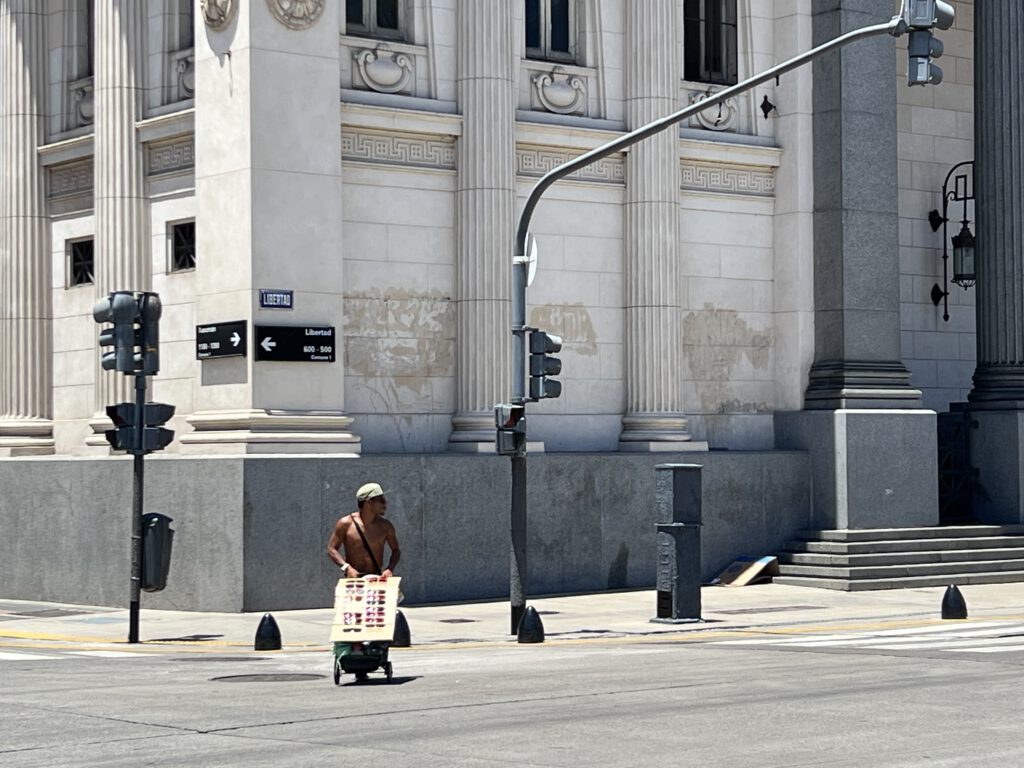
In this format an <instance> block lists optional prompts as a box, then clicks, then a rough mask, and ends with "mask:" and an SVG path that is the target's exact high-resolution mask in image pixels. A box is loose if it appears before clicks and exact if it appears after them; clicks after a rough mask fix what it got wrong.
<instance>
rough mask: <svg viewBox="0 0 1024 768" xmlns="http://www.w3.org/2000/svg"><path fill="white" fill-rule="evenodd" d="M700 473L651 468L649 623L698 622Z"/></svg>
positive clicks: (691, 467) (695, 467)
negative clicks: (653, 588)
mask: <svg viewBox="0 0 1024 768" xmlns="http://www.w3.org/2000/svg"><path fill="white" fill-rule="evenodd" d="M701 468H702V467H701V465H700V464H659V465H658V466H657V467H655V470H656V471H657V475H656V478H657V479H656V482H655V493H654V500H655V505H656V510H657V520H658V522H657V523H656V527H657V530H658V584H657V587H658V597H657V611H656V613H657V615H656V616H655V618H653V619H651V621H656V622H660V623H663V624H680V623H683V622H691V621H700V583H701V559H700V528H701V525H702V524H703V520H702V511H701V477H700V472H701Z"/></svg>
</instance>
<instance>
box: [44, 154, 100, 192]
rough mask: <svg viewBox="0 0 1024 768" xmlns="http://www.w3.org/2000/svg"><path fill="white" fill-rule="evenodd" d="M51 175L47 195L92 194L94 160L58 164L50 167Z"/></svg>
mask: <svg viewBox="0 0 1024 768" xmlns="http://www.w3.org/2000/svg"><path fill="white" fill-rule="evenodd" d="M49 176H50V179H49V184H48V186H47V196H48V197H50V198H61V197H73V196H75V195H91V194H92V186H93V181H92V179H93V163H92V160H86V161H83V162H80V163H68V164H67V165H56V166H54V167H53V168H51V169H50V174H49Z"/></svg>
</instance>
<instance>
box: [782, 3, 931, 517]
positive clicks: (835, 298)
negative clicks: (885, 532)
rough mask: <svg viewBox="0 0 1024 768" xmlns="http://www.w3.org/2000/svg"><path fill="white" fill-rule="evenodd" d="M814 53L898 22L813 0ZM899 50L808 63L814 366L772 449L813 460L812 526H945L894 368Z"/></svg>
mask: <svg viewBox="0 0 1024 768" xmlns="http://www.w3.org/2000/svg"><path fill="white" fill-rule="evenodd" d="M812 9H813V11H812V12H813V19H812V25H813V31H814V42H815V44H819V43H823V42H825V41H827V40H831V39H833V38H835V37H837V36H839V35H841V34H843V33H845V32H848V31H850V30H853V29H856V28H858V27H863V26H867V25H869V24H876V23H878V22H880V21H885V20H887V19H889V18H891V17H892V12H893V5H892V2H890V0H813V3H812ZM895 56H896V53H895V47H894V46H893V41H892V39H891V38H888V37H877V38H872V39H870V40H863V41H860V42H857V43H854V44H852V45H850V46H847V47H845V48H843V49H841V50H840V51H838V52H833V53H831V54H828V55H827V56H825V57H823V58H821V59H818V60H817V61H815V63H814V64H813V70H812V71H813V74H812V77H813V93H814V112H813V114H814V129H813V140H814V168H813V175H814V363H813V364H812V366H811V369H810V373H809V377H808V378H809V382H808V386H807V390H806V392H805V394H804V410H803V411H799V412H790V413H782V412H777V413H776V414H775V430H776V444H777V445H778V447H780V448H795V449H802V450H807V451H809V452H810V454H811V466H812V474H813V487H814V496H813V512H814V522H813V526H814V527H817V528H872V527H901V526H916V525H933V524H935V523H937V522H938V491H937V488H938V480H937V475H938V464H937V462H938V460H937V455H936V433H935V413H934V412H933V411H925V410H920V399H921V393H920V391H919V390H917V389H914V388H913V387H912V386H911V384H910V373H909V372H908V371H907V369H906V367H905V366H904V365H903V363H902V362H901V361H900V295H899V283H900V280H899V277H900V275H899V257H898V255H899V250H898V249H899V238H898V214H897V199H898V194H897V184H896V158H897V152H896V119H895V114H896V108H895V107H896V83H897V80H896V78H895V77H894V76H893V73H894V72H896V71H897V67H896V60H895Z"/></svg>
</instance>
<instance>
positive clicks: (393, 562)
mask: <svg viewBox="0 0 1024 768" xmlns="http://www.w3.org/2000/svg"><path fill="white" fill-rule="evenodd" d="M387 523H388V534H387V538H386V539H385V541H386V542H387V543H388V548H389V549H390V550H391V557H390V558H388V567H387V568H385V569H384V573H382V574H381V575H382V576H384V577H385V578H387V577H388V576H391V575H392V571H394V570H395V568H397V567H398V561H399V560H401V559H402V548H401V547H399V546H398V534H397V533H396V532H395V526H394V525H393V524H392V522H391V521H390V520H389V521H387Z"/></svg>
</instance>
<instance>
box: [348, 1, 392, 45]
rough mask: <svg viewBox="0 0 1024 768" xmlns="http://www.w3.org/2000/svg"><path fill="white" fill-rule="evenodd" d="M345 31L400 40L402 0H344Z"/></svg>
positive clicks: (351, 33) (352, 33) (364, 35)
mask: <svg viewBox="0 0 1024 768" xmlns="http://www.w3.org/2000/svg"><path fill="white" fill-rule="evenodd" d="M345 32H346V33H347V34H350V35H362V36H363V37H385V38H389V39H393V40H400V39H401V38H402V34H403V33H402V0H346V2H345Z"/></svg>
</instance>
